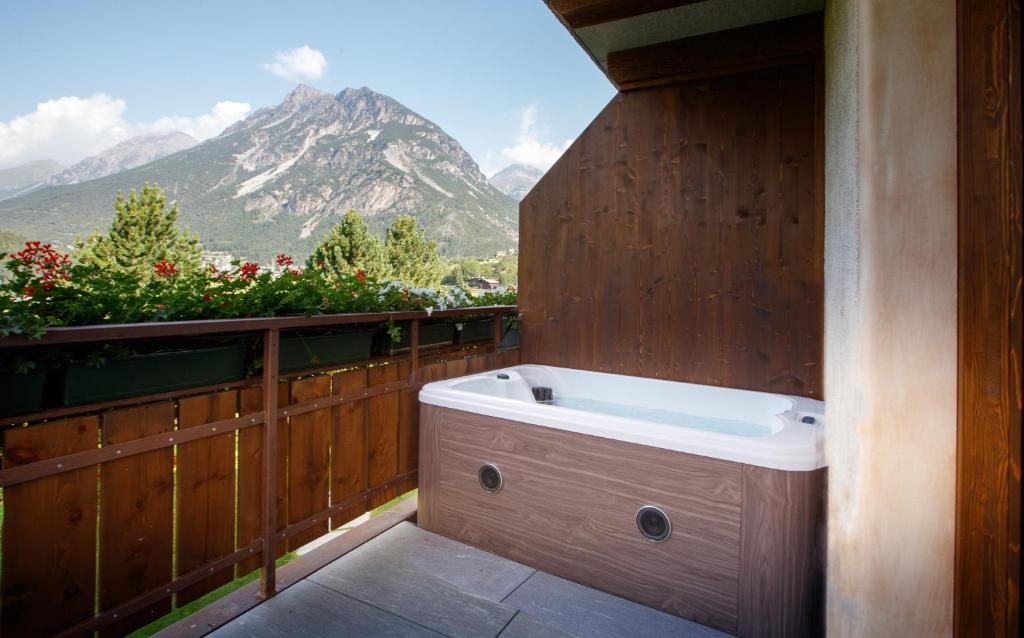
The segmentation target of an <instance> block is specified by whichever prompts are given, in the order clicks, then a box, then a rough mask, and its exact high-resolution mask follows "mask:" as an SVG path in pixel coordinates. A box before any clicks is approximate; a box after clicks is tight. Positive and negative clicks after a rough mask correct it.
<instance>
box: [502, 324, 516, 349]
mask: <svg viewBox="0 0 1024 638" xmlns="http://www.w3.org/2000/svg"><path fill="white" fill-rule="evenodd" d="M501 347H502V348H518V347H519V326H518V325H514V326H512V327H511V328H509V329H508V330H506V331H505V336H503V337H502V338H501Z"/></svg>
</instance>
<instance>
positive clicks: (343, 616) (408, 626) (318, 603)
mask: <svg viewBox="0 0 1024 638" xmlns="http://www.w3.org/2000/svg"><path fill="white" fill-rule="evenodd" d="M210 636H211V637H213V638H295V637H296V636H301V637H302V638H340V637H342V636H365V637H367V638H439V637H440V636H442V634H439V633H437V632H434V631H431V630H429V629H427V628H425V627H420V626H419V625H416V624H415V623H412V622H410V621H408V620H405V619H404V618H399V617H398V616H395V615H393V614H389V613H388V612H386V611H382V610H380V609H377V608H376V607H373V606H371V605H367V604H366V603H363V602H360V601H358V600H355V599H353V598H350V597H348V596H344V595H342V594H339V593H338V592H336V591H334V590H331V589H328V588H326V587H323V586H321V585H317V584H316V583H311V582H308V581H299V582H298V583H295V584H294V585H293V586H291V587H289V588H288V589H286V590H284V591H283V592H281V593H280V594H278V595H277V596H274V597H273V598H271V599H270V600H268V601H267V602H265V603H263V604H261V605H257V606H256V607H254V608H252V609H251V610H250V611H249V612H247V613H246V614H244V615H242V616H241V617H239V618H237V619H235V620H234V621H232V622H230V623H228V624H227V625H225V626H224V627H222V628H220V629H218V630H217V631H215V632H213V633H212V634H210Z"/></svg>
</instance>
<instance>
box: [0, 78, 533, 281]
mask: <svg viewBox="0 0 1024 638" xmlns="http://www.w3.org/2000/svg"><path fill="white" fill-rule="evenodd" d="M145 182H155V183H158V184H159V185H160V186H162V187H163V188H164V189H166V191H167V194H168V199H171V200H176V201H177V202H178V204H179V206H180V208H181V221H182V223H183V224H185V225H187V226H188V227H189V228H191V229H192V230H194V231H197V232H198V233H199V234H200V237H201V238H202V241H203V244H204V246H205V247H206V249H208V250H216V251H229V252H231V253H233V254H235V255H236V256H238V257H247V258H256V259H259V260H261V261H266V260H268V259H269V258H271V257H272V256H273V255H274V254H276V253H278V252H282V251H284V252H289V253H290V254H292V255H294V256H296V257H303V256H305V255H306V254H308V253H309V252H310V251H311V250H312V248H313V246H314V245H315V243H316V240H317V239H319V237H320V236H321V235H322V234H324V233H325V232H326V231H327V230H328V229H329V228H330V227H331V226H332V225H333V224H334V223H335V222H336V221H337V220H338V219H339V217H340V215H341V214H343V213H344V211H345V210H346V209H348V208H354V209H356V210H357V211H359V212H360V213H361V214H362V215H363V216H364V217H365V218H366V220H367V223H368V224H369V226H370V228H371V229H372V230H373V231H374V232H377V233H379V234H383V231H384V229H385V228H386V227H387V226H388V225H389V224H390V223H391V220H392V219H394V217H395V216H396V215H400V214H411V215H414V216H415V217H416V218H417V220H418V222H419V224H420V226H421V227H422V228H424V229H425V230H426V234H427V236H428V237H429V238H431V239H434V240H436V241H437V242H438V244H439V247H440V248H441V250H442V252H443V253H445V254H449V255H455V256H463V255H478V256H484V255H488V254H493V253H495V252H497V251H500V250H505V249H508V248H512V247H514V246H515V245H516V243H517V241H518V226H519V224H518V206H517V205H516V203H515V201H513V200H512V199H510V198H509V197H507V196H506V195H504V194H503V193H501V192H500V191H498V190H497V189H496V188H494V187H493V186H491V185H490V184H488V183H487V179H486V178H485V177H484V175H483V173H481V172H480V169H479V167H478V166H477V164H476V162H474V161H473V158H471V157H470V156H469V154H468V153H466V151H465V150H464V149H463V148H462V146H461V145H460V144H459V143H458V142H457V141H456V140H455V139H453V138H452V137H451V136H449V135H448V134H447V133H445V132H444V131H443V130H441V129H440V128H439V127H438V126H437V125H435V124H434V123H432V122H430V121H429V120H427V119H426V118H424V117H422V116H420V115H418V114H417V113H414V112H413V111H411V110H409V109H408V108H406V107H404V106H402V105H401V104H399V103H398V102H396V101H395V100H393V99H391V98H389V97H387V96H384V95H381V94H379V93H375V92H374V91H371V90H370V89H368V88H365V87H364V88H361V89H345V90H343V91H342V92H340V93H338V94H337V95H331V94H329V93H324V92H322V91H317V90H315V89H312V88H310V87H308V86H304V85H299V86H298V87H297V88H296V89H295V90H293V91H292V92H291V93H290V94H289V95H288V96H287V97H286V98H285V99H284V101H283V102H281V103H280V104H278V105H277V106H274V107H270V108H264V109H260V110H258V111H256V112H255V113H253V114H252V115H250V116H249V117H248V118H246V119H245V120H242V121H240V122H237V123H236V124H234V125H232V126H230V127H228V128H227V129H226V130H225V131H224V132H223V133H221V134H220V135H219V136H217V137H215V138H213V139H210V140H207V141H205V142H203V143H201V144H197V145H196V146H193V147H192V148H189V149H186V150H184V151H180V152H178V153H174V154H172V155H168V156H167V157H163V158H160V159H158V160H155V161H153V162H150V163H148V164H145V165H143V166H139V167H136V168H132V169H130V170H126V171H122V172H119V173H115V174H113V175H109V176H107V177H101V178H99V179H93V180H90V181H87V182H82V183H78V184H71V185H62V186H51V187H47V188H42V189H39V190H37V191H35V192H33V193H29V194H27V195H23V196H21V197H18V198H16V199H10V200H7V201H3V202H0V228H7V229H10V230H13V231H17V232H19V233H21V234H23V235H27V236H31V237H39V238H41V239H46V240H51V241H70V240H71V239H72V238H73V237H75V236H76V235H82V234H85V233H87V232H90V231H92V230H93V229H94V228H97V227H105V226H106V225H107V224H108V223H109V220H110V217H111V203H112V202H113V200H114V196H115V194H116V192H117V191H118V190H125V191H126V190H128V189H130V188H138V187H139V186H141V185H142V184H144V183H145Z"/></svg>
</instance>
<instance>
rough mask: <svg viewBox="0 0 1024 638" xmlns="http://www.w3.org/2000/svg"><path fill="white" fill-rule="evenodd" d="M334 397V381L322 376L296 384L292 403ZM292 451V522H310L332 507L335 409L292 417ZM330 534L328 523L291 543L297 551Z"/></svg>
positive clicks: (301, 534)
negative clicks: (332, 438)
mask: <svg viewBox="0 0 1024 638" xmlns="http://www.w3.org/2000/svg"><path fill="white" fill-rule="evenodd" d="M330 395H331V377H330V376H328V375H320V376H315V377H309V378H306V379H300V380H298V381H292V389H291V396H292V401H291V402H292V403H302V402H305V401H312V400H314V399H318V398H324V397H329V396H330ZM288 436H289V438H290V439H291V443H290V445H289V448H288V452H289V454H290V457H289V461H288V474H289V479H288V522H289V523H296V522H298V521H301V520H303V519H306V518H309V517H310V516H312V515H313V514H316V513H317V512H320V511H322V510H323V509H325V508H326V507H327V506H328V504H329V503H328V499H327V490H328V487H329V484H330V477H329V476H328V474H329V471H330V441H331V408H323V409H320V410H314V411H313V412H307V413H306V414H301V415H299V416H293V417H291V424H290V427H289V434H288ZM327 532H328V527H327V521H326V520H324V522H323V523H317V524H316V525H314V526H312V527H310V528H309V529H306V530H304V531H302V532H299V533H298V534H296V535H294V536H292V537H291V538H290V539H288V547H289V549H290V550H295V549H297V548H299V547H302V546H303V545H305V544H306V543H308V542H309V541H311V540H314V539H316V538H318V537H320V536H323V535H324V534H326V533H327Z"/></svg>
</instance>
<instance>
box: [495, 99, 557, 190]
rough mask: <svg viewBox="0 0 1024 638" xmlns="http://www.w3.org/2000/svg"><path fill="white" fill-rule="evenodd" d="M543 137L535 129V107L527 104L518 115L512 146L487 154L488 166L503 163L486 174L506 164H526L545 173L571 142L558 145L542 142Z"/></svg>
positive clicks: (536, 128) (542, 132)
mask: <svg viewBox="0 0 1024 638" xmlns="http://www.w3.org/2000/svg"><path fill="white" fill-rule="evenodd" d="M543 137H544V131H543V130H541V129H538V127H537V105H536V104H529V105H527V106H526V107H525V108H523V112H522V113H521V115H520V118H519V133H518V134H517V135H516V138H515V142H514V143H513V144H512V146H506V147H505V148H503V149H501V150H500V151H498V152H497V154H494V153H488V158H487V159H488V164H493V163H494V161H496V160H500V161H501V162H504V164H502V165H501V166H498V167H497V168H495V169H494V171H489V172H488V174H491V173H492V172H495V173H496V172H497V171H499V170H501V169H502V168H504V167H505V166H507V165H508V164H527V165H529V166H535V167H537V168H539V169H541V170H544V171H546V170H547V169H549V168H551V165H552V164H554V163H555V162H556V161H557V160H558V158H559V157H561V156H562V153H564V152H565V149H567V148H569V146H570V145H571V144H572V142H573V140H571V139H568V140H565V141H564V142H562V143H560V144H559V143H556V142H548V141H544V140H543V139H542V138H543Z"/></svg>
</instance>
